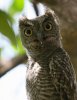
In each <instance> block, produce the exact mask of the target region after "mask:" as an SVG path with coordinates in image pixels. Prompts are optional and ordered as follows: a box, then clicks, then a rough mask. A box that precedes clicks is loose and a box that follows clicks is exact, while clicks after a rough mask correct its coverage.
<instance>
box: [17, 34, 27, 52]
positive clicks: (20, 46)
mask: <svg viewBox="0 0 77 100" xmlns="http://www.w3.org/2000/svg"><path fill="white" fill-rule="evenodd" d="M16 39H17V50H18V53H19V54H24V53H25V50H24V47H23V46H22V43H21V39H20V36H19V35H17V36H16Z"/></svg>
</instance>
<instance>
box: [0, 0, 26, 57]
mask: <svg viewBox="0 0 77 100" xmlns="http://www.w3.org/2000/svg"><path fill="white" fill-rule="evenodd" d="M11 2H12V4H10V6H9V10H8V12H6V11H3V10H0V34H2V35H3V36H5V37H7V39H8V40H9V42H10V44H11V46H12V47H13V48H14V49H15V51H16V52H17V54H23V53H24V49H23V47H22V44H21V41H20V37H19V35H16V33H15V30H14V29H13V25H14V24H15V20H14V15H15V14H17V13H19V12H21V11H22V10H23V8H24V0H12V1H11ZM2 50H3V49H2V48H0V55H1V51H2Z"/></svg>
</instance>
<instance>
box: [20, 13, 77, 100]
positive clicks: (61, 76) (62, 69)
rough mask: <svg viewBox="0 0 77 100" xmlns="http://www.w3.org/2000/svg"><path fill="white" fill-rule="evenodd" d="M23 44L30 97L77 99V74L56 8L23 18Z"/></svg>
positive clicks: (38, 99) (21, 25)
mask: <svg viewBox="0 0 77 100" xmlns="http://www.w3.org/2000/svg"><path fill="white" fill-rule="evenodd" d="M19 27H20V32H21V40H22V44H23V45H24V47H25V48H26V51H27V55H28V66H27V72H26V73H27V78H26V89H27V97H28V100H76V98H75V97H76V78H75V72H74V69H73V66H72V64H71V62H70V59H69V56H68V54H67V53H66V51H65V50H64V49H63V47H62V45H61V36H60V31H59V30H60V29H59V22H58V19H57V17H56V15H55V14H54V12H53V11H47V12H46V13H45V15H42V16H40V17H37V18H35V19H31V20H29V19H27V18H26V17H23V18H22V19H21V20H20V21H19Z"/></svg>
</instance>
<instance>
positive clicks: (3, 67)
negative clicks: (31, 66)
mask: <svg viewBox="0 0 77 100" xmlns="http://www.w3.org/2000/svg"><path fill="white" fill-rule="evenodd" d="M26 61H27V56H26V54H24V55H18V56H16V57H14V58H13V59H11V60H10V61H1V62H0V77H2V76H3V75H4V74H6V73H7V72H8V71H10V70H11V69H13V68H14V67H16V66H17V65H19V64H21V63H24V62H26Z"/></svg>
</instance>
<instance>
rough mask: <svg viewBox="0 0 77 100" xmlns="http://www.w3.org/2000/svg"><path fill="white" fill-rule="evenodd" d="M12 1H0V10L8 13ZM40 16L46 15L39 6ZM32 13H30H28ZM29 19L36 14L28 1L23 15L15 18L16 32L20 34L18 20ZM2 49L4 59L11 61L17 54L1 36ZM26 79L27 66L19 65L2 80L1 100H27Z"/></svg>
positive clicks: (0, 44) (0, 84)
mask: <svg viewBox="0 0 77 100" xmlns="http://www.w3.org/2000/svg"><path fill="white" fill-rule="evenodd" d="M9 4H11V0H0V9H2V10H4V11H7V10H8V7H9ZM39 7H40V8H39V9H40V10H41V11H40V14H43V13H44V7H43V6H42V5H41V4H40V5H39ZM28 12H30V13H28ZM25 14H26V16H27V17H28V18H30V19H31V18H35V17H36V15H35V12H34V9H33V8H32V4H30V3H29V2H28V0H26V3H25V8H24V10H23V11H22V13H21V14H17V15H16V16H15V19H16V23H15V25H14V30H15V32H16V33H18V20H19V18H20V17H21V15H25ZM0 47H3V48H4V50H3V53H2V57H5V58H6V59H8V60H9V59H10V58H12V57H13V56H14V54H15V52H14V50H13V49H12V47H11V46H10V44H9V42H8V41H7V39H6V38H5V39H4V37H3V36H2V35H1V34H0ZM25 78H26V65H19V66H18V67H16V68H14V69H13V70H11V71H9V72H8V73H7V74H6V75H4V76H3V77H1V78H0V100H27V98H26V91H25V90H26V89H25Z"/></svg>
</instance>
